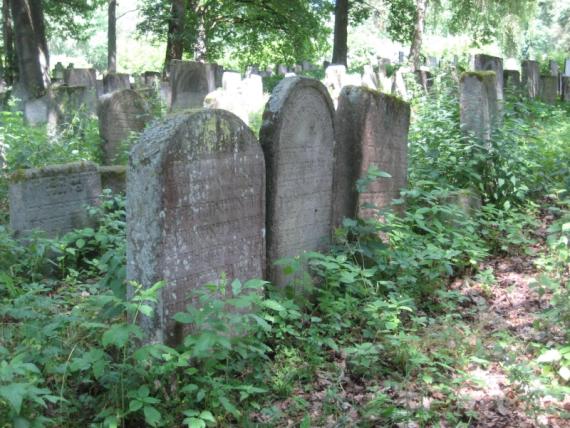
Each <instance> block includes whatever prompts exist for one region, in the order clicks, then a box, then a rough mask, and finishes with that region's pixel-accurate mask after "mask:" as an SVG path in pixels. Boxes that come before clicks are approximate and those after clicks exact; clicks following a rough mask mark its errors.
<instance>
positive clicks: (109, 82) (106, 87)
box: [103, 73, 131, 94]
mask: <svg viewBox="0 0 570 428" xmlns="http://www.w3.org/2000/svg"><path fill="white" fill-rule="evenodd" d="M121 89H131V82H130V76H129V75H128V74H126V73H109V74H106V75H105V76H103V93H105V94H108V93H110V92H114V91H119V90H121Z"/></svg>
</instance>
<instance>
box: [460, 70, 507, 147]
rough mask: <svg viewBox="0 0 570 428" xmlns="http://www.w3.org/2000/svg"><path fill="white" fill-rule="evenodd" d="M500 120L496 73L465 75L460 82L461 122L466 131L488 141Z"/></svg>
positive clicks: (485, 72) (475, 72)
mask: <svg viewBox="0 0 570 428" xmlns="http://www.w3.org/2000/svg"><path fill="white" fill-rule="evenodd" d="M498 119H499V106H498V100H497V82H496V77H495V72H494V71H473V72H466V73H463V75H462V76H461V80H460V122H461V128H462V130H464V131H467V132H471V133H473V134H474V135H475V136H476V137H477V138H479V139H481V140H485V141H488V140H490V139H491V132H492V130H493V129H494V128H495V127H496V125H497V121H498Z"/></svg>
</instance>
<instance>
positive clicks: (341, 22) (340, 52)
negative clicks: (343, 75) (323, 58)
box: [332, 0, 349, 65]
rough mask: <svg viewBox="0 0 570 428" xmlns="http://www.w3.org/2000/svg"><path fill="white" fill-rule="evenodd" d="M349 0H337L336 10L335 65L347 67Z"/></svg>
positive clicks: (333, 60)
mask: <svg viewBox="0 0 570 428" xmlns="http://www.w3.org/2000/svg"><path fill="white" fill-rule="evenodd" d="M348 2H349V0H336V4H335V8H334V42H333V57H332V63H333V64H342V65H347V61H346V57H347V55H348V8H349V3H348Z"/></svg>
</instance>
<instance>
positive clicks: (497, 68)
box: [474, 54, 504, 101]
mask: <svg viewBox="0 0 570 428" xmlns="http://www.w3.org/2000/svg"><path fill="white" fill-rule="evenodd" d="M474 68H475V70H476V71H494V72H495V77H496V85H497V99H498V100H499V101H502V100H503V98H504V97H503V87H504V84H503V58H499V57H496V56H491V55H483V54H479V55H475V58H474Z"/></svg>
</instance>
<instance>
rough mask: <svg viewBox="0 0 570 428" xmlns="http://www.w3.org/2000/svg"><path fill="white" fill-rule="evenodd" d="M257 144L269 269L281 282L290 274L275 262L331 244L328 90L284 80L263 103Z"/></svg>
mask: <svg viewBox="0 0 570 428" xmlns="http://www.w3.org/2000/svg"><path fill="white" fill-rule="evenodd" d="M329 68H330V67H329ZM260 142H261V145H262V147H263V151H264V153H265V162H266V164H267V220H266V224H267V272H268V278H269V279H270V281H272V282H273V283H274V284H276V285H277V286H284V285H286V284H287V279H288V278H287V277H286V275H284V273H283V272H282V270H281V268H279V267H276V266H274V263H275V261H277V260H279V259H282V258H284V257H294V256H298V255H301V254H302V253H303V252H304V251H313V250H321V249H325V248H326V247H327V246H328V244H329V242H330V236H331V209H332V205H331V204H332V170H333V155H334V154H333V150H334V108H333V105H332V101H331V99H330V96H329V94H328V92H327V90H326V88H325V87H324V86H323V85H322V84H321V83H320V82H319V81H317V80H313V79H307V78H303V77H290V78H286V79H283V80H282V81H281V82H280V83H279V84H278V85H277V87H276V88H275V90H274V91H273V93H272V94H271V97H270V99H269V101H268V103H267V106H266V107H265V112H264V114H263V124H262V126H261V130H260Z"/></svg>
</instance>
